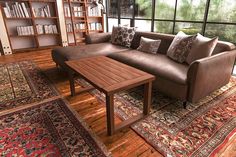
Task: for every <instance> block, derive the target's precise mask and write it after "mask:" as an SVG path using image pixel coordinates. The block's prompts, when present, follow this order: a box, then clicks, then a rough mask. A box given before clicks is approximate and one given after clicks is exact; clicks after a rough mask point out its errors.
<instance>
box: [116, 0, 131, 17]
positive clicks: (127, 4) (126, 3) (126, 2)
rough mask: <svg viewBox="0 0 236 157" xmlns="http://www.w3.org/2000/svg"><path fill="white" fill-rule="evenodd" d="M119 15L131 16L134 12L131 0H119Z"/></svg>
mask: <svg viewBox="0 0 236 157" xmlns="http://www.w3.org/2000/svg"><path fill="white" fill-rule="evenodd" d="M119 3H120V16H121V18H122V17H123V18H132V17H133V12H134V2H133V0H120V2H119Z"/></svg>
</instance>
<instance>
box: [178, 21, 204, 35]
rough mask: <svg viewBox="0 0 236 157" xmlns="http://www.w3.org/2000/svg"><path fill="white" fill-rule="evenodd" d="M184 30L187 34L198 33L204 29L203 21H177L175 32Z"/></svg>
mask: <svg viewBox="0 0 236 157" xmlns="http://www.w3.org/2000/svg"><path fill="white" fill-rule="evenodd" d="M179 31H183V32H184V33H186V34H197V33H201V31H202V23H184V22H176V24H175V33H178V32H179Z"/></svg>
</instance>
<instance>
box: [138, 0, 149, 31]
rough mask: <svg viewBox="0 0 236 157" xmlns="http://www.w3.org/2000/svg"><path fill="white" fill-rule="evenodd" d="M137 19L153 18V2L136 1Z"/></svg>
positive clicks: (145, 0) (147, 0)
mask: <svg viewBox="0 0 236 157" xmlns="http://www.w3.org/2000/svg"><path fill="white" fill-rule="evenodd" d="M135 18H144V19H151V18H152V0H136V1H135ZM150 28H151V27H150Z"/></svg>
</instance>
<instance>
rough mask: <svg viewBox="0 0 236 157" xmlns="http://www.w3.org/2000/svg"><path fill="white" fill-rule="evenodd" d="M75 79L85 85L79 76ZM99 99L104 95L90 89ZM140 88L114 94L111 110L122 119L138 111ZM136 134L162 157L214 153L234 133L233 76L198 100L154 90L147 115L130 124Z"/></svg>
mask: <svg viewBox="0 0 236 157" xmlns="http://www.w3.org/2000/svg"><path fill="white" fill-rule="evenodd" d="M77 82H78V83H79V84H80V85H81V86H87V85H88V83H86V82H85V81H84V80H82V79H78V80H77ZM91 94H92V95H94V96H95V97H97V98H98V100H100V101H101V102H103V103H104V102H105V96H104V94H102V93H100V92H99V91H97V90H94V91H92V92H91ZM142 100H143V89H142V88H135V89H132V90H129V91H126V92H122V93H118V94H116V95H115V98H114V101H115V112H116V114H117V115H118V116H119V117H121V119H123V120H126V119H128V118H131V117H132V116H135V115H137V114H139V113H141V112H142V106H143V102H142ZM132 129H133V130H135V131H136V132H137V133H138V134H139V135H140V136H142V137H143V138H144V139H145V140H146V141H147V142H148V143H150V144H151V145H152V146H153V147H154V148H155V149H156V150H158V151H159V152H160V153H162V154H163V155H164V156H167V155H168V156H173V157H180V156H192V157H194V156H197V157H205V156H209V155H212V156H214V154H215V153H217V151H218V150H219V149H220V148H221V147H223V146H224V144H225V143H226V142H227V140H228V139H229V137H230V136H232V135H233V134H235V133H236V79H235V78H233V77H232V78H231V81H230V83H229V84H227V85H226V86H224V87H222V88H221V89H219V90H217V91H215V92H213V93H212V94H211V95H209V96H207V97H206V98H204V99H202V100H200V101H199V102H198V103H194V104H191V103H189V104H188V106H187V109H184V108H183V105H182V102H181V101H178V100H175V99H172V98H169V97H167V96H164V95H162V94H160V93H158V91H156V90H154V91H153V94H152V109H151V114H150V115H149V116H148V117H147V118H145V119H143V120H141V121H139V122H137V123H135V124H134V125H133V126H132Z"/></svg>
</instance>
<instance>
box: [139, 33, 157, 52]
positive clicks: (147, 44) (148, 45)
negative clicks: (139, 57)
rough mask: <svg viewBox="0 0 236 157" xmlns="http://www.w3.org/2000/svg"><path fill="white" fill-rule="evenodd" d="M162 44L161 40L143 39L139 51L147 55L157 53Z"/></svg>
mask: <svg viewBox="0 0 236 157" xmlns="http://www.w3.org/2000/svg"><path fill="white" fill-rule="evenodd" d="M160 44H161V40H153V39H149V38H145V37H141V40H140V44H139V47H138V48H137V50H139V51H142V52H147V53H154V54H156V53H157V50H158V48H159V46H160Z"/></svg>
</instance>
